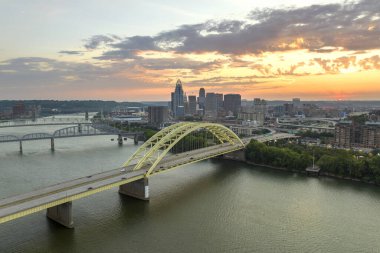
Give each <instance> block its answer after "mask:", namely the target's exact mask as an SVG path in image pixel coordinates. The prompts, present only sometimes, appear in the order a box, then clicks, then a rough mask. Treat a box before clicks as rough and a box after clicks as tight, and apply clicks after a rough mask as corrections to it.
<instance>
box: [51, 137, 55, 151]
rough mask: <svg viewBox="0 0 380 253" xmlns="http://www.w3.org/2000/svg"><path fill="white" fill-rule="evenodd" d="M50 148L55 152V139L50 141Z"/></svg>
mask: <svg viewBox="0 0 380 253" xmlns="http://www.w3.org/2000/svg"><path fill="white" fill-rule="evenodd" d="M50 148H51V151H54V150H55V147H54V138H51V139H50Z"/></svg>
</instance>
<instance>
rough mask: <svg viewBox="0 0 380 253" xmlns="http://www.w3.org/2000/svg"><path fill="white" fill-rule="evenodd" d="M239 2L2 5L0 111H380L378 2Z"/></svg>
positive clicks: (379, 26) (379, 5) (19, 3)
mask: <svg viewBox="0 0 380 253" xmlns="http://www.w3.org/2000/svg"><path fill="white" fill-rule="evenodd" d="M235 2H236V1H235ZM235 2H234V1H227V0H225V1H221V2H219V1H218V4H216V2H213V1H211V2H210V3H203V2H202V3H201V2H193V3H185V2H182V1H177V2H174V1H161V2H160V3H157V2H154V3H153V2H144V3H132V1H124V2H123V1H117V2H115V3H114V5H112V6H110V5H108V4H106V3H105V2H103V1H100V0H99V1H94V2H92V3H93V4H92V5H91V6H87V5H85V4H84V3H81V4H79V3H78V4H69V3H66V2H61V1H55V2H52V3H49V4H46V3H44V2H43V1H36V2H35V3H34V4H25V3H22V2H21V1H4V2H3V3H2V5H4V7H5V8H4V10H6V11H3V13H2V14H3V15H1V17H0V21H1V22H2V23H3V24H5V26H4V27H5V29H4V33H3V34H4V39H3V41H2V43H1V44H0V52H1V56H0V99H46V98H48V99H63V100H65V99H68V100H70V99H106V100H117V101H144V100H145V101H149V100H151V101H152V100H155V101H168V100H170V95H168V94H170V92H171V91H172V90H173V88H174V87H175V83H176V80H177V79H181V81H182V82H183V85H184V86H185V87H186V93H187V95H197V94H198V91H199V88H201V87H204V88H205V89H206V91H212V92H215V93H224V94H227V93H239V94H241V95H242V99H250V100H251V99H253V98H255V97H261V98H264V99H267V100H291V99H292V98H293V97H301V98H302V99H303V100H378V99H379V96H378V95H379V94H380V85H379V81H378V80H380V71H379V70H380V39H379V38H380V13H379V11H378V10H379V9H380V3H379V2H378V1H375V0H363V1H352V2H351V1H350V2H343V1H318V0H314V1H308V4H310V5H306V4H305V3H303V4H300V2H299V1H295V0H287V1H271V3H259V4H257V3H255V4H253V3H251V2H250V1H241V2H239V3H235ZM219 3H220V4H219ZM311 4H314V5H311ZM201 6H202V7H201ZM103 9H104V10H106V11H107V15H102V13H103V12H102V11H103ZM122 10H123V11H124V13H123V12H122ZM80 11H86V14H84V15H82V13H81V12H80ZM109 13H114V15H110V14H109ZM138 13H140V14H142V15H137V14H138ZM158 13H160V14H158ZM123 14H124V15H123ZM142 17H144V18H142ZM146 17H149V18H148V19H147V18H146ZM174 20H175V22H173V21H174ZM79 21H80V22H79ZM54 31H55V32H54Z"/></svg>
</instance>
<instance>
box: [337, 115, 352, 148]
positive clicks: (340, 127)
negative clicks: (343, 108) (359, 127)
mask: <svg viewBox="0 0 380 253" xmlns="http://www.w3.org/2000/svg"><path fill="white" fill-rule="evenodd" d="M351 125H352V122H351V121H342V122H339V123H337V124H336V125H335V145H336V146H339V147H344V148H350V147H351V139H352V138H351V136H352V127H351Z"/></svg>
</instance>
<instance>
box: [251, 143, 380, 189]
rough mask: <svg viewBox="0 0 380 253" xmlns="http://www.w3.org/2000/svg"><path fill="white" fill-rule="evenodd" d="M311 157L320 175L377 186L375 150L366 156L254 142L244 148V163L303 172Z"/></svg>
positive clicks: (378, 155) (379, 168) (379, 156)
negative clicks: (355, 180)
mask: <svg viewBox="0 0 380 253" xmlns="http://www.w3.org/2000/svg"><path fill="white" fill-rule="evenodd" d="M313 155H314V157H315V161H316V164H317V165H318V166H319V167H320V168H321V172H322V173H325V174H329V175H334V176H340V177H350V178H354V179H359V180H361V181H365V182H374V183H376V184H380V152H379V150H374V151H373V152H372V153H368V154H366V153H363V152H356V151H351V150H341V149H328V148H322V147H310V146H305V145H300V144H293V143H279V144H276V145H274V146H270V145H266V144H264V143H259V142H257V141H254V140H252V141H251V142H250V143H249V144H248V146H247V149H246V158H247V160H248V161H252V162H254V163H257V164H265V165H271V166H276V167H282V168H286V169H289V170H297V171H304V170H305V169H306V168H307V167H308V166H310V165H311V164H312V159H313Z"/></svg>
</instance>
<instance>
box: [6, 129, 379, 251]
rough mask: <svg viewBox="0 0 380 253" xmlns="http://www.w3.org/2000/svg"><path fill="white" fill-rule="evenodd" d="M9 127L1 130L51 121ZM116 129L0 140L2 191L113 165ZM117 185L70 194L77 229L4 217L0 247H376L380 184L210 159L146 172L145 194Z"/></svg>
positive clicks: (119, 152)
mask: <svg viewBox="0 0 380 253" xmlns="http://www.w3.org/2000/svg"><path fill="white" fill-rule="evenodd" d="M57 128H59V127H57V126H54V127H53V126H46V127H38V128H37V127H34V128H27V127H21V128H5V129H0V134H5V133H8V134H18V135H22V134H23V133H28V132H44V131H50V132H52V131H54V130H56V129H57ZM111 138H115V137H114V136H97V137H83V138H72V139H57V140H56V142H55V148H56V151H55V152H54V153H52V152H51V151H50V142H49V140H41V141H34V142H25V143H24V145H23V148H24V153H23V155H20V154H19V153H18V144H17V143H8V144H0V198H4V197H7V196H11V195H15V194H20V193H24V192H27V191H30V190H33V189H38V188H40V187H43V186H47V185H51V184H55V183H58V182H62V181H64V180H69V179H73V178H77V177H81V176H86V175H88V174H91V173H96V172H100V171H104V170H109V169H114V168H117V167H119V166H120V165H121V164H122V163H123V162H124V161H125V160H127V158H128V157H129V156H130V155H131V154H132V153H133V152H134V150H136V148H137V146H135V145H134V144H133V141H127V143H125V144H124V145H123V146H122V147H119V146H118V145H117V144H116V142H115V141H111V140H110V139H111ZM117 190H118V189H113V190H109V191H106V192H102V193H99V194H96V195H92V196H90V197H87V198H84V199H80V200H77V201H74V202H73V213H74V223H75V224H74V225H75V228H74V229H66V228H63V227H61V226H59V225H57V224H54V223H52V222H50V221H49V220H48V219H47V218H46V217H45V213H44V212H40V213H36V214H32V215H29V216H26V217H23V218H20V219H17V220H14V221H11V222H8V223H4V224H0V252H379V249H380V240H379V238H380V229H379V228H380V188H379V187H375V186H370V185H365V184H361V183H353V182H347V181H341V180H335V179H328V178H319V179H318V178H307V177H305V176H303V175H298V174H293V173H288V172H282V171H274V170H270V169H265V168H258V167H253V166H249V165H246V164H243V163H237V162H232V161H223V160H207V161H203V162H199V163H196V164H193V165H188V166H185V167H181V168H178V169H176V170H173V171H171V172H167V173H164V174H160V175H157V176H154V177H152V178H151V179H150V194H151V199H150V201H149V202H144V201H139V200H135V199H132V198H129V197H125V196H121V195H119V194H118V192H117Z"/></svg>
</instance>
